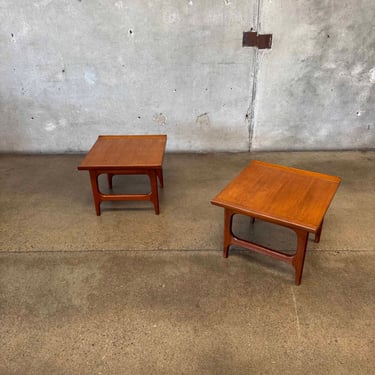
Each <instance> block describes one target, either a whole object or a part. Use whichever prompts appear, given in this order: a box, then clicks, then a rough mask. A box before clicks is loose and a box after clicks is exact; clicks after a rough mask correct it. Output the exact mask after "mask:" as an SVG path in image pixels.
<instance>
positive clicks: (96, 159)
mask: <svg viewBox="0 0 375 375" xmlns="http://www.w3.org/2000/svg"><path fill="white" fill-rule="evenodd" d="M166 142H167V136H166V135H164V134H162V135H100V136H99V137H98V139H97V141H96V142H95V144H94V145H93V146H92V148H91V149H90V150H89V152H88V153H87V155H86V157H85V158H84V159H83V161H82V163H81V164H80V165H79V166H78V169H79V170H89V169H118V168H120V169H121V168H158V167H161V166H162V164H163V159H164V152H165V146H166Z"/></svg>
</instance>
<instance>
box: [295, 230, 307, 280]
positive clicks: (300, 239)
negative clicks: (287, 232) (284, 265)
mask: <svg viewBox="0 0 375 375" xmlns="http://www.w3.org/2000/svg"><path fill="white" fill-rule="evenodd" d="M295 232H296V233H297V251H296V254H295V256H294V258H293V261H292V265H293V267H294V269H295V283H296V285H300V284H301V279H302V272H303V265H304V262H305V254H306V247H307V240H308V238H309V232H306V231H304V230H299V229H298V230H295Z"/></svg>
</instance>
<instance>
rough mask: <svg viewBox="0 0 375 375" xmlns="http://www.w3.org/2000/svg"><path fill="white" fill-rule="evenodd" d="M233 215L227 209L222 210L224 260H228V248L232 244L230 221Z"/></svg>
mask: <svg viewBox="0 0 375 375" xmlns="http://www.w3.org/2000/svg"><path fill="white" fill-rule="evenodd" d="M233 215H234V213H233V212H232V211H231V210H228V209H227V208H225V209H224V249H223V250H224V251H223V256H224V258H228V255H229V247H230V244H231V242H232V238H233V232H232V221H233Z"/></svg>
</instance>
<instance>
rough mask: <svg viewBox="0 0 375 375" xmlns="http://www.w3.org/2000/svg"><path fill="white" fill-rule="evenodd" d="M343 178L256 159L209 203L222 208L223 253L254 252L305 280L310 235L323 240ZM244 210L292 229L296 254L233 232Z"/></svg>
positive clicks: (253, 216)
mask: <svg viewBox="0 0 375 375" xmlns="http://www.w3.org/2000/svg"><path fill="white" fill-rule="evenodd" d="M340 182H341V179H340V178H339V177H335V176H329V175H326V174H321V173H315V172H309V171H304V170H301V169H295V168H289V167H285V166H281V165H276V164H270V163H265V162H261V161H257V160H254V161H253V162H251V163H250V164H249V165H248V166H247V167H246V168H245V169H244V170H243V171H242V172H241V173H240V174H239V175H238V176H237V177H236V178H235V179H234V180H232V181H231V182H230V183H229V184H228V185H227V186H226V187H225V188H224V189H223V190H222V191H221V192H220V193H219V194H218V195H217V196H216V197H215V198H214V199H212V201H211V203H212V204H214V205H217V206H220V207H223V208H224V257H225V258H227V257H228V254H229V247H230V245H238V246H240V247H243V248H246V249H249V250H254V251H257V252H259V253H263V254H266V255H269V256H271V257H273V258H276V259H279V260H281V261H284V262H286V263H289V264H291V265H292V266H293V267H294V269H295V283H296V285H299V284H300V283H301V278H302V271H303V266H304V260H305V253H306V247H307V240H308V235H309V233H314V234H315V242H319V241H320V236H321V232H322V227H323V220H324V216H325V214H326V211H327V209H328V207H329V205H330V203H331V201H332V199H333V197H334V196H335V194H336V191H337V189H338V186H339V184H340ZM235 214H242V215H246V216H249V217H250V218H252V220H254V219H260V220H264V221H267V222H271V223H274V224H278V225H281V226H283V227H287V228H290V229H292V230H293V231H295V232H296V234H297V250H296V253H295V254H292V255H289V254H285V253H282V252H279V251H276V250H273V249H270V248H267V247H264V246H261V245H259V244H257V243H254V242H251V241H246V240H243V239H240V238H237V237H235V236H234V234H233V232H232V220H233V216H234V215H235Z"/></svg>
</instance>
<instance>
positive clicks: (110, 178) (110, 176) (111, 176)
mask: <svg viewBox="0 0 375 375" xmlns="http://www.w3.org/2000/svg"><path fill="white" fill-rule="evenodd" d="M112 178H113V174H112V173H108V174H107V181H108V187H109V188H110V189H112Z"/></svg>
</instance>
